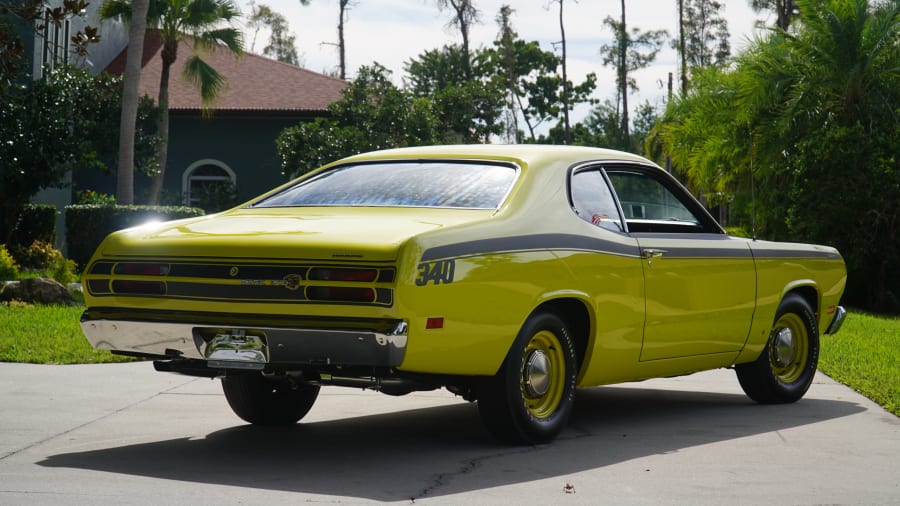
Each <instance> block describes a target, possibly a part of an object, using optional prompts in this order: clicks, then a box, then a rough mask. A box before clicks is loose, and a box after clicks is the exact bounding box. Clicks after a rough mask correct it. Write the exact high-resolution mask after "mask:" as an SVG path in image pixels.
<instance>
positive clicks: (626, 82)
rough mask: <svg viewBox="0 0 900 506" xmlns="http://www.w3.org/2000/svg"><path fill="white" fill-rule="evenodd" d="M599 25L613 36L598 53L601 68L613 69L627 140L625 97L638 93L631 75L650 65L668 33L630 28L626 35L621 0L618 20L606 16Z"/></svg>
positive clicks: (621, 123) (628, 134)
mask: <svg viewBox="0 0 900 506" xmlns="http://www.w3.org/2000/svg"><path fill="white" fill-rule="evenodd" d="M603 24H605V25H606V26H607V27H609V28H610V30H612V32H613V34H614V35H615V42H614V43H613V44H604V45H603V46H602V47H601V48H600V54H601V55H602V56H603V65H606V66H609V65H612V66H613V67H614V68H615V69H616V110H617V111H618V114H619V118H620V121H619V123H620V125H621V131H622V134H623V136H624V138H626V139H627V138H629V137H630V133H629V120H628V95H629V93H631V92H634V91H637V90H638V86H637V81H636V80H635V79H634V77H633V76H632V75H631V74H632V72H634V71H636V70H639V69H642V68H646V67H648V66H650V64H651V63H653V61H654V60H656V55H657V54H658V53H659V50H660V49H661V48H662V45H663V42H664V40H665V38H666V37H667V36H668V32H666V31H665V30H650V31H646V32H641V31H640V29H638V28H632V29H631V31H630V32H629V31H628V30H627V29H626V25H625V2H624V0H622V16H621V20H620V21H616V20H615V19H614V18H613V17H612V16H607V18H606V19H604V20H603Z"/></svg>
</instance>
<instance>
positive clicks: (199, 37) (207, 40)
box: [194, 28, 244, 55]
mask: <svg viewBox="0 0 900 506" xmlns="http://www.w3.org/2000/svg"><path fill="white" fill-rule="evenodd" d="M194 45H195V46H197V47H199V48H202V49H206V50H210V51H211V50H214V49H216V47H218V46H219V45H223V46H225V47H227V48H228V50H229V51H231V52H232V53H234V54H235V55H241V54H243V52H244V36H243V33H242V32H241V31H240V30H237V29H235V28H219V29H216V30H209V31H205V32H201V33H198V34H196V35H195V38H194Z"/></svg>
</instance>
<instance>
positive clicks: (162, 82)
mask: <svg viewBox="0 0 900 506" xmlns="http://www.w3.org/2000/svg"><path fill="white" fill-rule="evenodd" d="M177 57H178V41H177V40H174V41H164V42H163V52H162V71H161V72H160V76H159V99H158V100H157V103H158V105H159V119H158V120H157V127H158V130H159V139H160V142H159V149H158V150H157V152H156V163H157V164H158V167H157V172H156V174H155V175H154V176H153V181H152V182H151V184H150V196H149V197H148V199H147V203H148V204H150V205H154V206H156V205H159V198H160V195H162V188H163V182H164V181H165V178H166V157H167V156H168V154H169V71H170V70H171V68H172V64H173V63H175V59H176V58H177Z"/></svg>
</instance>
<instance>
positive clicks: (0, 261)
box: [0, 244, 19, 281]
mask: <svg viewBox="0 0 900 506" xmlns="http://www.w3.org/2000/svg"><path fill="white" fill-rule="evenodd" d="M18 277H19V266H18V265H17V264H16V260H15V259H14V258H13V257H12V255H10V254H9V251H7V250H6V245H5V244H0V281H7V280H14V279H16V278H18Z"/></svg>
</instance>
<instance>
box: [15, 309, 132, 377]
mask: <svg viewBox="0 0 900 506" xmlns="http://www.w3.org/2000/svg"><path fill="white" fill-rule="evenodd" d="M83 311H84V306H74V307H68V306H43V305H34V306H31V305H28V306H24V305H12V306H10V305H8V304H0V362H25V363H31V364H94V363H101V362H127V361H130V360H132V359H130V358H127V357H121V356H118V355H113V354H112V353H110V352H108V351H97V350H95V349H93V348H92V347H91V345H90V344H89V343H88V342H87V339H85V338H84V334H82V333H81V326H80V325H79V320H80V318H81V313H82V312H83Z"/></svg>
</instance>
